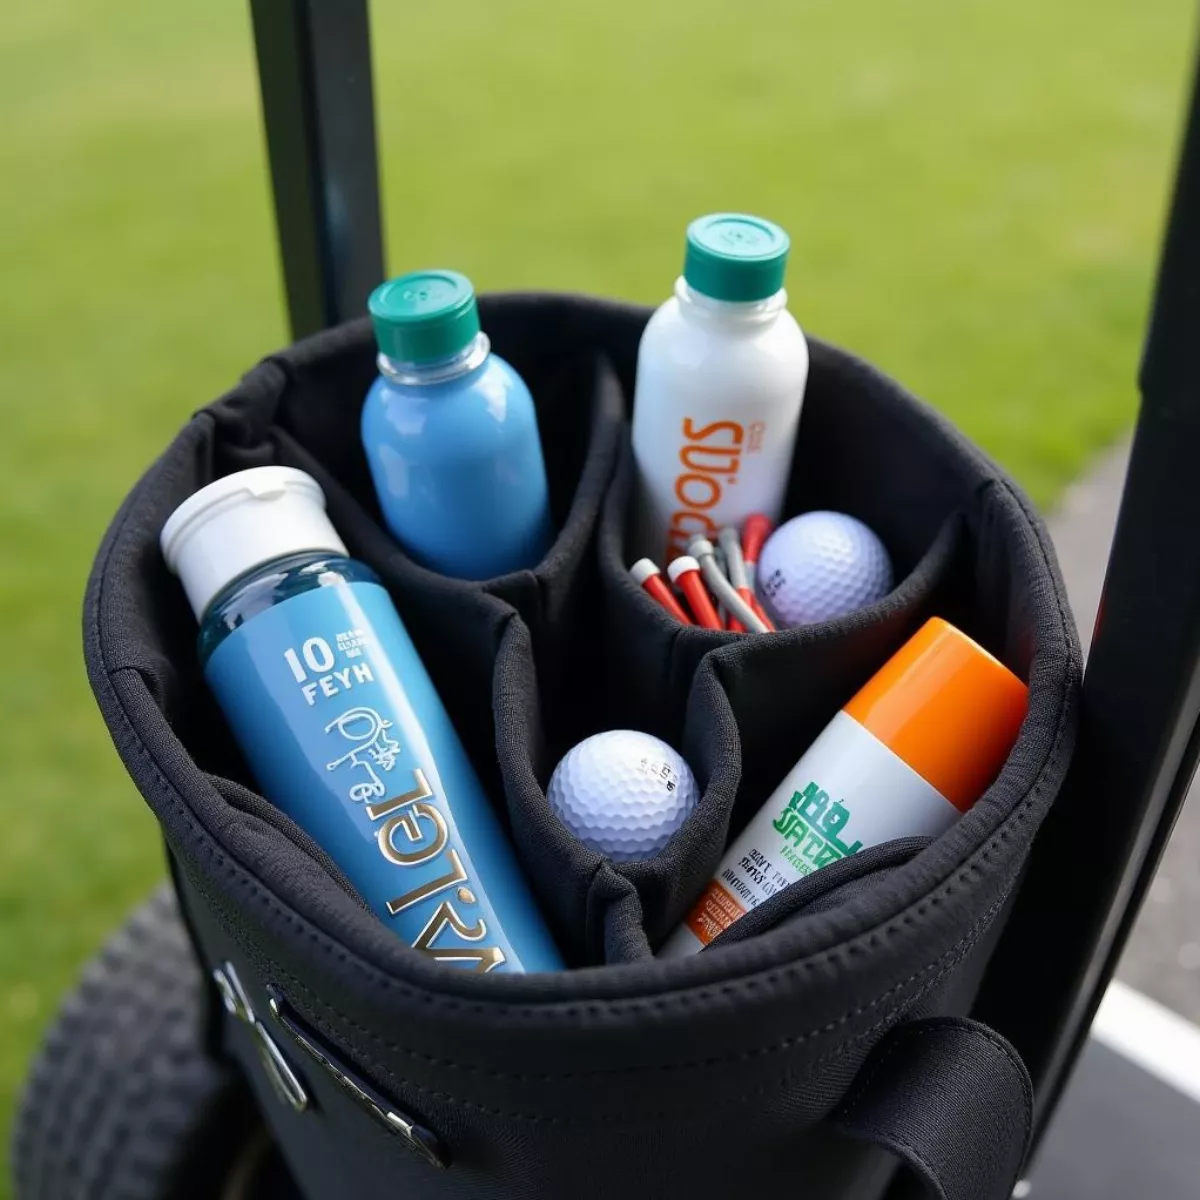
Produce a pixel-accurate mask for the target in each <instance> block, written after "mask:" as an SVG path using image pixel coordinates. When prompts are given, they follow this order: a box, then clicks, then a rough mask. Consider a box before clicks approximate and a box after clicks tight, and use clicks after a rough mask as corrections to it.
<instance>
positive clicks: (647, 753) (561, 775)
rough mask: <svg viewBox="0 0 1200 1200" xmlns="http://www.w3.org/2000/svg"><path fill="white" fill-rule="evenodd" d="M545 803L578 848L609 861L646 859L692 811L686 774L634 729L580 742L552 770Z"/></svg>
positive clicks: (692, 788)
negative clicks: (594, 853)
mask: <svg viewBox="0 0 1200 1200" xmlns="http://www.w3.org/2000/svg"><path fill="white" fill-rule="evenodd" d="M546 798H547V799H548V800H549V801H550V807H551V808H552V809H553V810H554V812H555V814H556V815H557V816H558V819H559V820H560V821H561V822H562V823H563V824H564V825H565V826H566V827H567V829H569V830H570V831H571V833H573V834H574V835H575V836H576V837H577V838H578V839H579V840H580V841H581V842H583V844H584V845H585V846H588V847H590V848H591V849H592V850H595V851H596V852H597V853H598V854H603V855H606V856H607V857H608V858H611V859H612V860H613V862H633V861H636V860H637V859H642V858H651V857H652V856H653V855H655V854H657V853H658V852H659V851H660V850H661V849H662V848H663V847H664V846H665V845H666V844H667V842H668V841H670V839H671V835H672V834H673V833H674V832H675V831H676V830H677V829H678V828H679V826H680V825H682V824H683V821H684V818H685V817H686V816H687V815H688V813H690V812H691V811H692V809H693V808H695V807H696V800H697V799H698V789H697V787H696V779H695V776H693V775H692V771H691V768H690V767H689V766H688V765H687V763H685V762H684V761H683V757H682V756H681V755H680V754H678V753H677V752H676V751H674V750H672V749H671V747H670V746H668V745H667V743H666V742H663V741H660V740H659V739H658V738H656V737H651V736H650V734H648V733H639V732H637V731H636V730H634V729H611V730H609V731H608V732H607V733H597V734H594V735H593V736H592V737H590V738H586V739H584V741H582V742H580V743H579V745H577V746H575V747H574V748H573V749H571V750H569V751H567V753H566V754H565V755H564V756H563V759H562V761H561V762H560V763H559V764H558V766H557V767H555V768H554V774H553V775H552V776H551V778H550V786H549V788H548V789H547V790H546Z"/></svg>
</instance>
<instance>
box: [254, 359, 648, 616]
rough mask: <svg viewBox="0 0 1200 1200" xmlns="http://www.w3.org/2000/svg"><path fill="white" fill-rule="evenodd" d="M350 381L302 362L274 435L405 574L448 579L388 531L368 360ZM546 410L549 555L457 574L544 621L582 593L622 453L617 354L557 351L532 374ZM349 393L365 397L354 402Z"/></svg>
mask: <svg viewBox="0 0 1200 1200" xmlns="http://www.w3.org/2000/svg"><path fill="white" fill-rule="evenodd" d="M344 369H345V373H346V375H347V381H346V383H345V385H344V386H339V380H338V378H337V377H336V376H334V375H332V374H331V373H330V372H328V371H325V372H322V373H320V374H319V375H316V376H313V375H311V374H310V373H309V372H306V371H297V370H295V369H293V370H290V371H286V370H285V371H284V372H282V373H281V376H280V378H281V380H284V382H282V384H281V387H282V391H281V394H280V396H279V400H278V408H277V413H276V419H275V426H274V428H273V429H272V430H271V436H272V438H273V439H274V440H275V441H276V442H277V443H278V446H279V450H280V455H281V461H286V462H287V463H288V464H289V465H292V466H297V467H300V468H301V469H302V470H306V471H308V472H309V473H310V474H313V475H315V476H317V478H318V479H319V480H320V481H321V483H322V485H323V486H324V484H325V483H326V481H329V480H334V479H336V480H337V482H338V484H339V485H340V491H341V498H340V506H341V508H342V511H343V513H344V514H345V516H346V517H347V518H348V519H350V520H352V521H354V522H355V523H360V522H363V521H370V522H373V523H374V524H375V526H376V527H377V529H378V530H379V531H380V532H381V533H382V534H383V537H384V538H385V539H386V542H387V546H388V549H387V550H386V551H385V550H384V549H383V547H382V544H381V549H380V561H381V562H382V560H383V559H384V558H387V559H389V560H390V561H389V569H390V570H391V571H392V572H394V573H395V574H396V575H397V576H411V577H412V578H413V579H422V578H427V577H430V576H432V577H434V578H438V579H443V578H447V577H446V576H442V575H441V574H439V573H438V572H435V571H431V570H428V569H427V568H424V567H422V566H420V565H419V564H418V563H416V562H415V561H414V560H413V559H411V558H410V557H409V555H408V554H407V553H406V552H405V551H404V549H403V548H402V547H401V546H400V545H399V544H398V543H397V542H396V541H395V540H394V539H392V538H391V535H390V534H388V533H387V532H386V531H385V527H384V523H383V520H382V517H381V514H380V510H379V505H378V503H377V500H376V497H375V492H374V489H373V487H372V485H371V482H370V475H369V472H368V470H367V465H366V457H365V455H364V453H363V450H362V446H361V444H360V442H359V432H358V430H359V423H358V414H359V411H360V410H361V405H362V398H363V397H364V396H365V394H366V392H365V390H362V389H360V390H357V391H352V390H351V388H352V386H353V387H356V388H357V387H359V385H361V383H362V378H361V377H362V370H361V365H360V364H357V363H355V364H354V366H353V368H352V367H351V365H350V364H346V365H345V368H344ZM351 380H353V384H352V383H351ZM526 382H527V383H528V384H529V387H530V390H531V393H532V395H533V399H534V405H535V407H536V409H537V415H538V428H539V431H540V434H541V440H542V449H543V455H544V458H545V461H546V471H547V477H548V483H549V491H550V507H551V514H552V517H553V520H554V524H555V528H556V530H557V533H556V536H555V539H554V542H553V544H552V545H551V547H550V549H549V551H548V552H547V554H546V556H545V558H544V559H543V560H542V561H541V562H540V563H539V564H538V565H537V566H536V567H534V568H532V569H530V570H525V571H516V572H513V573H511V574H509V575H503V576H497V577H496V578H494V579H488V580H482V581H468V580H451V582H453V583H455V584H457V585H458V586H460V587H463V588H471V589H474V590H480V589H482V590H484V591H487V592H489V593H491V594H493V595H495V596H498V597H499V598H501V599H503V600H505V601H507V602H509V603H511V604H512V605H513V606H514V607H515V608H516V609H517V610H518V611H519V612H520V613H521V615H522V616H523V617H524V619H525V620H526V622H527V623H529V624H530V625H531V626H533V627H534V628H535V630H536V629H538V628H540V625H541V624H542V623H543V621H550V622H553V621H554V620H555V619H556V618H557V616H558V610H559V609H560V608H561V607H562V606H563V604H564V603H565V601H566V599H567V598H568V597H569V596H570V595H572V594H573V592H572V588H571V586H570V585H571V582H572V579H573V577H574V576H575V575H576V574H577V572H578V569H579V564H580V562H581V561H582V559H583V558H584V557H585V556H586V554H587V549H588V547H589V545H590V543H591V540H592V537H593V535H594V533H595V528H596V523H597V520H598V518H599V512H600V506H601V503H602V499H603V495H604V492H605V489H606V488H607V486H608V482H609V479H610V477H611V475H612V471H613V467H614V464H615V460H616V454H617V446H618V442H619V437H620V427H621V422H622V419H623V416H624V411H625V401H624V394H623V392H622V390H621V386H620V383H619V382H618V380H617V376H616V373H615V371H614V369H613V367H612V365H611V363H610V362H609V361H608V360H607V359H606V358H604V357H603V356H602V355H600V354H598V353H595V352H586V353H585V352H578V351H577V352H575V353H574V354H573V355H572V356H570V357H562V354H561V351H560V353H559V354H557V355H553V356H550V357H549V358H548V359H547V360H545V361H544V362H543V363H541V364H540V365H539V368H538V369H537V370H536V371H535V372H533V373H532V374H531V376H530V377H527V379H526ZM350 396H354V397H356V399H354V400H353V401H352V402H348V398H349V397H350Z"/></svg>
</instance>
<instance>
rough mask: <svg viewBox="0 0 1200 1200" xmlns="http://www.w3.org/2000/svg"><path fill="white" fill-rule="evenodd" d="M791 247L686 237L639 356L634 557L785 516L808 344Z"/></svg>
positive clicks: (735, 229) (779, 234) (771, 231)
mask: <svg viewBox="0 0 1200 1200" xmlns="http://www.w3.org/2000/svg"><path fill="white" fill-rule="evenodd" d="M788 247H789V243H788V236H787V234H786V233H784V231H783V230H782V229H780V228H779V226H778V225H774V224H772V223H771V222H770V221H764V220H761V219H759V218H758V217H749V216H741V215H738V214H736V213H717V214H714V215H712V216H708V217H701V218H700V219H699V220H696V221H693V222H692V224H691V225H690V226H689V227H688V231H687V254H686V257H685V260H684V266H683V275H682V277H681V278H679V279H678V280H677V281H676V283H675V295H674V296H673V297H672V298H671V299H670V300H668V301H667V302H666V303H665V304H664V305H662V307H661V308H659V309H658V311H657V312H655V314H654V315H653V316H652V317H651V318H650V322H649V324H647V326H646V330H645V332H644V333H643V334H642V341H641V346H640V348H639V351H638V365H637V385H636V389H635V393H634V406H633V454H634V460H635V462H636V464H637V475H638V481H637V486H638V491H637V497H636V501H635V503H636V506H637V507H636V512H635V517H634V522H635V524H634V538H635V542H636V545H635V555H634V556H635V557H636V556H641V555H645V556H646V557H648V558H651V559H654V560H655V561H657V562H664V563H666V562H670V561H671V559H673V558H676V557H677V556H678V555H680V554H684V553H686V549H687V543H688V541H689V540H690V539H691V538H693V537H695V536H696V534H703V535H704V536H705V537H708V538H710V539H714V540H715V538H716V536H717V534H718V532H719V531H720V529H721V528H722V526H725V525H735V526H738V527H740V526H741V524H742V522H743V521H744V520H745V518H746V517H747V516H749V515H750V514H751V513H755V512H758V513H765V514H766V515H767V516H768V517H770V518H771V520H772V521H776V522H777V521H778V520H779V518H780V516H781V515H782V508H783V498H784V492H785V490H786V488H787V481H788V476H789V474H790V471H791V464H792V450H793V448H794V446H795V441H796V427H797V425H798V424H799V422H800V406H801V403H802V402H803V400H804V387H805V384H806V383H807V381H808V344H807V342H806V341H805V340H804V334H803V333H802V332H801V330H800V326H799V325H797V324H796V321H795V318H793V317H792V315H791V314H790V313H789V312H788V311H787V292H785V291H784V288H783V276H784V270H785V268H786V266H787V256H788Z"/></svg>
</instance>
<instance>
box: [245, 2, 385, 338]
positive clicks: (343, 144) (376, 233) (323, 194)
mask: <svg viewBox="0 0 1200 1200" xmlns="http://www.w3.org/2000/svg"><path fill="white" fill-rule="evenodd" d="M250 11H251V17H252V21H253V25H254V42H255V48H256V51H257V55H258V77H259V86H260V88H261V92H262V106H263V124H264V128H265V131H266V138H267V151H268V155H269V158H270V163H271V184H272V190H273V192H274V197H275V223H276V227H277V230H278V236H279V248H280V255H281V258H282V262H283V276H284V284H285V287H286V290H287V304H288V314H289V317H290V321H291V328H292V334H293V336H295V337H303V336H304V335H306V334H309V333H315V332H316V331H317V330H319V329H323V328H325V327H327V326H329V325H333V324H336V323H337V322H339V321H343V320H346V319H347V318H348V317H352V316H355V315H357V314H359V313H362V312H363V311H365V306H366V299H367V296H368V294H369V293H370V291H371V289H372V288H373V287H374V286H375V285H376V284H377V283H378V282H379V281H380V280H381V279H382V278H383V272H384V267H383V239H382V232H381V226H380V215H379V167H378V159H377V154H376V146H375V104H374V96H373V92H372V86H371V34H370V16H369V13H368V11H367V0H250Z"/></svg>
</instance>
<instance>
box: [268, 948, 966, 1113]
mask: <svg viewBox="0 0 1200 1200" xmlns="http://www.w3.org/2000/svg"><path fill="white" fill-rule="evenodd" d="M966 953H969V951H964V953H963V954H962V955H960V956H959V958H958V959H955V961H954V962H952V963H950V964H949V965H948V966H947V967H946V968H945V969H944V970H943V971H941V972H939V973H938V974H937V975H935V976H934V977H932V978H931V979H929V980H927V981H926V983H925V985H924V986H923V987H922V988H921V989H919V990H918V991H917V992H916V993H914V994H913V996H911V997H910V998H909V1000H908V1002H907V1003H908V1004H910V1005H911V1004H913V1003H915V1002H916V1001H917V1000H919V999H920V998H921V997H922V996H923V995H924V994H925V993H926V992H928V991H929V990H930V989H931V988H933V987H934V986H935V985H936V984H937V983H938V981H939V980H941V979H942V978H944V977H945V976H946V975H947V974H949V973H950V971H952V970H953V969H954V967H955V966H957V964H958V962H959V961H961V959H962V958H963V957H965V955H966ZM284 974H285V976H286V972H284ZM905 1007H906V1006H905V1005H900V1006H897V1007H896V1008H894V1009H892V1010H891V1011H890V1012H889V1013H888V1014H887V1015H886V1016H885V1017H884V1018H883V1019H882V1020H880V1021H878V1022H877V1023H876V1024H874V1025H872V1026H871V1027H870V1028H869V1029H865V1030H863V1031H862V1032H861V1033H858V1034H856V1035H855V1036H854V1037H852V1038H849V1039H847V1040H846V1041H844V1042H841V1043H839V1044H838V1045H837V1046H835V1047H834V1048H833V1049H832V1050H830V1051H828V1052H827V1053H825V1054H823V1055H821V1056H820V1057H819V1058H816V1059H814V1060H813V1061H812V1062H811V1063H809V1064H807V1065H806V1066H805V1068H804V1069H803V1070H802V1071H800V1072H799V1073H793V1072H791V1071H785V1072H784V1073H783V1074H782V1075H781V1076H779V1077H778V1078H777V1079H774V1080H772V1081H770V1082H768V1083H765V1084H760V1085H759V1086H758V1087H756V1088H754V1089H753V1090H751V1091H749V1092H745V1093H743V1094H741V1095H739V1096H731V1097H724V1098H723V1100H722V1103H725V1104H745V1103H747V1102H748V1101H750V1100H755V1099H757V1098H758V1097H760V1096H762V1095H764V1094H765V1093H767V1092H773V1091H779V1090H782V1089H784V1088H786V1087H788V1086H789V1085H791V1084H794V1083H798V1082H800V1081H801V1080H805V1079H808V1078H809V1077H811V1076H812V1075H814V1074H816V1072H817V1071H818V1070H819V1069H820V1068H821V1067H823V1066H824V1065H825V1064H826V1063H828V1062H831V1061H832V1060H834V1059H837V1058H841V1057H843V1056H844V1055H846V1054H847V1053H849V1051H850V1050H851V1048H852V1047H854V1046H856V1045H858V1044H859V1043H861V1042H864V1041H868V1040H870V1039H871V1038H872V1037H873V1036H874V1035H875V1034H876V1033H878V1032H879V1031H880V1030H881V1029H885V1028H886V1027H888V1026H889V1025H890V1024H892V1022H893V1020H894V1018H895V1017H897V1016H898V1015H899V1014H900V1013H902V1012H903V1011H904V1008H905ZM317 1028H318V1029H320V1030H321V1032H323V1033H324V1032H326V1030H325V1029H323V1028H322V1027H321V1026H320V1025H318V1026H317ZM369 1036H372V1035H369ZM335 1040H336V1039H335ZM375 1040H378V1039H375ZM350 1047H351V1049H352V1050H355V1051H357V1052H358V1053H359V1055H360V1057H368V1056H365V1055H362V1053H361V1051H360V1050H358V1047H356V1046H355V1045H354V1044H353V1043H350ZM448 1065H450V1066H454V1065H456V1064H453V1063H451V1064H448ZM678 1065H682V1066H688V1065H691V1064H686V1063H685V1064H678ZM371 1066H372V1068H377V1069H378V1071H379V1073H380V1074H381V1075H382V1076H383V1077H384V1079H385V1080H386V1081H387V1083H388V1084H389V1085H390V1087H391V1089H392V1090H393V1091H395V1092H397V1093H398V1094H399V1095H401V1096H403V1095H404V1093H405V1092H406V1091H410V1090H411V1091H416V1092H419V1093H421V1094H422V1095H426V1096H433V1097H434V1098H436V1099H438V1100H441V1101H443V1102H445V1103H446V1104H449V1105H450V1106H452V1107H456V1108H465V1109H472V1110H474V1111H476V1112H483V1113H487V1114H488V1115H490V1116H495V1117H509V1118H512V1119H515V1120H521V1121H529V1122H533V1123H535V1124H545V1125H588V1124H601V1125H625V1124H629V1125H634V1124H637V1125H640V1124H644V1123H645V1122H646V1121H668V1120H681V1119H686V1118H687V1117H688V1116H689V1115H691V1114H688V1113H686V1112H680V1111H678V1110H675V1111H665V1112H664V1111H659V1112H651V1113H632V1114H629V1115H628V1116H624V1115H621V1114H609V1113H596V1114H593V1115H588V1116H582V1115H581V1116H552V1115H547V1114H544V1113H525V1112H519V1111H515V1110H511V1109H502V1108H493V1107H490V1106H488V1105H484V1104H479V1103H478V1102H476V1101H473V1100H464V1099H461V1098H460V1097H457V1096H453V1095H451V1094H450V1093H448V1092H443V1091H440V1090H439V1089H437V1088H432V1087H427V1086H425V1085H423V1084H420V1083H416V1082H414V1081H413V1080H411V1079H407V1078H403V1077H401V1076H398V1075H396V1073H395V1072H394V1071H392V1070H391V1069H390V1068H389V1067H387V1066H386V1065H385V1064H383V1063H378V1062H372V1063H371ZM667 1069H673V1068H667ZM620 1073H626V1072H620ZM586 1074H588V1073H586V1072H585V1073H580V1074H578V1075H564V1076H557V1077H547V1078H550V1079H553V1080H559V1079H572V1078H582V1077H584V1076H585V1075H586ZM495 1078H497V1079H501V1080H504V1081H508V1080H511V1079H512V1078H514V1077H513V1076H501V1075H496V1076H495Z"/></svg>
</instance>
